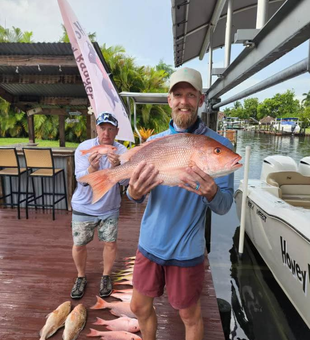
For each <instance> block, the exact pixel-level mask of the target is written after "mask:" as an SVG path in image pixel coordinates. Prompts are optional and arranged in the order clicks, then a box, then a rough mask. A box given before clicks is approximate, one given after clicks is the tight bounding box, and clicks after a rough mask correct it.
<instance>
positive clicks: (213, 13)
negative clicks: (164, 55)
mask: <svg viewBox="0 0 310 340" xmlns="http://www.w3.org/2000/svg"><path fill="white" fill-rule="evenodd" d="M171 2H172V9H171V10H172V23H173V28H172V29H173V43H174V64H175V66H176V67H178V66H181V65H182V64H183V63H185V62H187V61H189V60H192V59H194V58H196V57H198V56H199V57H200V59H202V58H203V56H204V54H205V53H206V52H207V50H208V48H209V45H210V39H211V31H213V34H212V46H213V49H216V48H220V47H223V46H224V44H225V29H226V18H227V1H226V0H207V1H206V0H190V1H185V0H171ZM284 2H285V0H270V1H269V8H268V18H271V17H272V16H273V15H274V13H275V12H276V11H277V10H278V9H279V8H280V7H281V6H282V4H283V3H284ZM232 7H233V8H232V11H233V17H232V30H231V39H232V41H233V37H234V35H235V33H236V32H237V30H238V29H253V28H255V26H256V11H257V0H238V1H233V6H232Z"/></svg>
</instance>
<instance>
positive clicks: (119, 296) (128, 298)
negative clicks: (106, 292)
mask: <svg viewBox="0 0 310 340" xmlns="http://www.w3.org/2000/svg"><path fill="white" fill-rule="evenodd" d="M110 296H112V297H114V298H116V299H119V300H122V301H124V302H130V301H131V298H132V294H125V293H114V292H113V293H112V294H111V295H110Z"/></svg>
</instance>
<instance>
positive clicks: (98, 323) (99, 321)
mask: <svg viewBox="0 0 310 340" xmlns="http://www.w3.org/2000/svg"><path fill="white" fill-rule="evenodd" d="M93 325H105V320H103V319H101V318H97V320H96V321H95V322H93Z"/></svg>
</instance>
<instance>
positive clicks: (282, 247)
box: [235, 155, 310, 328]
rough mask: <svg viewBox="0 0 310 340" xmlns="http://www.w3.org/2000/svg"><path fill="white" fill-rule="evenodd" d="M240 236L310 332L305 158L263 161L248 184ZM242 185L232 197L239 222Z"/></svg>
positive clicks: (308, 164) (309, 180) (309, 169)
mask: <svg viewBox="0 0 310 340" xmlns="http://www.w3.org/2000/svg"><path fill="white" fill-rule="evenodd" d="M247 190H248V192H247V201H246V206H245V209H246V211H245V231H246V233H247V235H248V236H249V238H250V239H251V241H252V243H253V244H254V246H255V247H256V249H257V250H258V252H259V254H260V255H261V257H262V258H263V260H264V261H265V263H266V264H267V266H268V267H269V269H270V271H271V272H272V274H273V276H274V277H275V279H276V280H277V282H278V283H279V285H280V286H281V288H282V289H283V291H284V292H285V294H286V295H287V297H288V298H289V300H290V301H291V302H292V304H293V305H294V307H295V308H296V310H297V311H298V313H299V314H300V316H301V317H302V319H303V320H304V322H305V323H306V324H307V326H308V327H309V328H310V288H309V284H310V157H304V158H303V159H302V160H301V161H300V163H299V165H298V166H297V164H296V162H295V161H294V160H293V159H292V158H291V157H288V156H280V155H276V156H268V157H266V158H265V159H264V161H263V166H262V174H261V179H260V180H249V181H248V188H247ZM242 194H243V181H241V183H240V186H239V188H238V189H237V190H236V192H235V202H236V207H237V213H238V215H239V219H240V216H241V203H242Z"/></svg>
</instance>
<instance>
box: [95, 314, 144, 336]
mask: <svg viewBox="0 0 310 340" xmlns="http://www.w3.org/2000/svg"><path fill="white" fill-rule="evenodd" d="M93 324H94V325H104V326H106V328H107V329H109V330H110V331H126V332H131V333H136V332H139V330H140V326H139V322H138V320H137V319H134V318H129V317H128V316H125V315H124V316H122V317H120V318H117V319H115V320H104V319H100V318H97V321H96V322H94V323H93Z"/></svg>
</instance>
